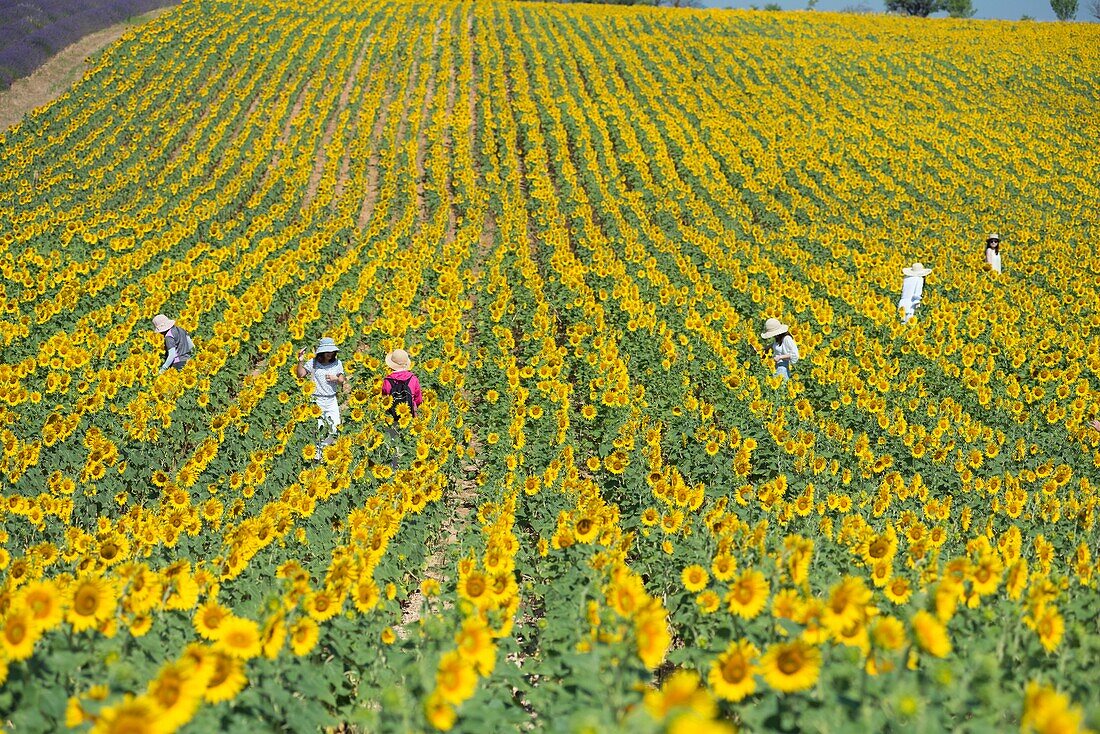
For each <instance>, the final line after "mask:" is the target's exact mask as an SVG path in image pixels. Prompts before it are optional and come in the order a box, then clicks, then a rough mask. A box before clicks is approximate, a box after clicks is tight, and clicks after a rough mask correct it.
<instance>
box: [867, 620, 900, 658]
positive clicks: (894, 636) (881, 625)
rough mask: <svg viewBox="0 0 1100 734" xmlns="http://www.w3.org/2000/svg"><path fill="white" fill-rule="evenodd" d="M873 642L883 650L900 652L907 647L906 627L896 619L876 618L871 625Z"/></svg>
mask: <svg viewBox="0 0 1100 734" xmlns="http://www.w3.org/2000/svg"><path fill="white" fill-rule="evenodd" d="M871 641H872V642H873V643H874V645H875V647H877V648H879V649H881V650H899V649H901V648H902V646H904V645H905V643H906V639H905V625H904V624H902V623H901V620H900V619H898V618H896V617H891V616H888V615H887V616H883V617H876V618H875V621H874V622H872V623H871Z"/></svg>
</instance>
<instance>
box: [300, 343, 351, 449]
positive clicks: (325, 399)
mask: <svg viewBox="0 0 1100 734" xmlns="http://www.w3.org/2000/svg"><path fill="white" fill-rule="evenodd" d="M339 351H340V347H338V346H336V342H335V341H334V340H333V339H331V338H330V337H327V336H326V337H323V338H322V339H321V341H319V342H318V343H317V349H315V350H314V357H313V359H311V360H309V361H308V362H303V361H302V359H303V357H305V354H306V350H305V349H301V350H299V351H298V364H297V366H296V367H295V368H294V374H295V375H297V376H298V379H300V380H303V379H305V378H306V377H312V378H313V401H314V402H315V403H316V404H317V407H318V408H320V409H321V417H320V418H318V419H317V429H318V430H319V431H320V432H321V433H322V434H323V435H324V438H322V439H321V441H320V442H318V445H317V460H318V461H319V460H320V459H321V450H322V449H323V447H325V446H328V445H330V444H332V443H333V442H334V441H335V440H336V429H337V428H339V427H340V403H339V400H338V399H337V388H340V387H342V388H345V389H346V388H347V385H348V378H347V377H346V376H345V375H344V365H342V364H341V363H340V360H339V359H338V358H337V356H336V355H337V353H338V352H339Z"/></svg>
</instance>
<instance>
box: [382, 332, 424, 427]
mask: <svg viewBox="0 0 1100 734" xmlns="http://www.w3.org/2000/svg"><path fill="white" fill-rule="evenodd" d="M386 366H387V367H389V368H390V374H388V375H387V376H386V377H384V378H382V394H383V395H389V396H390V398H391V399H392V404H391V405H390V409H389V414H390V417H391V418H393V421H394V423H396V422H397V420H398V413H397V406H398V405H401V404H405V405H407V406H408V407H409V415H410V416H415V415H416V409H417V408H419V407H420V404H421V403H422V402H424V396H423V395H422V394H421V392H420V380H419V379H418V378H417V376H416V375H415V374H413V372H412V359H411V358H410V357H409V353H408V352H406V351H405V350H404V349H395V350H393V351H392V352H390V353H389V354H387V355H386Z"/></svg>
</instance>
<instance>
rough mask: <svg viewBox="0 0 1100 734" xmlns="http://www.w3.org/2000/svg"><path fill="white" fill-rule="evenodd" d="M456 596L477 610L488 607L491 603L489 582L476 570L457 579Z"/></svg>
mask: <svg viewBox="0 0 1100 734" xmlns="http://www.w3.org/2000/svg"><path fill="white" fill-rule="evenodd" d="M458 595H459V596H460V597H461V598H463V599H465V600H466V601H468V602H471V603H472V604H473V605H474V606H476V607H477V608H479V609H484V608H486V607H488V606H489V605H490V604H491V602H492V595H491V594H490V593H489V581H488V579H486V578H485V574H483V573H481V572H480V571H478V570H476V569H475V570H471V571H470V572H469V573H468V574H464V575H463V576H462V577H461V578H459V580H458Z"/></svg>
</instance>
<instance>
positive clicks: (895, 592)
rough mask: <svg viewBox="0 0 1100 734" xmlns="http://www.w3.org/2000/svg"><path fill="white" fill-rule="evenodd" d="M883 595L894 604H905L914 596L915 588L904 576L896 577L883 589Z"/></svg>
mask: <svg viewBox="0 0 1100 734" xmlns="http://www.w3.org/2000/svg"><path fill="white" fill-rule="evenodd" d="M882 593H883V594H884V595H885V596H886V598H887V599H889V600H890V601H891V602H893V603H894V604H904V603H905V602H907V601H909V597H911V596H913V587H912V586H910V584H909V579H907V578H905V577H904V576H894V577H892V578H891V579H890V581H889V582H888V583H887V584H886V586H884V587H883V589H882Z"/></svg>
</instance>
